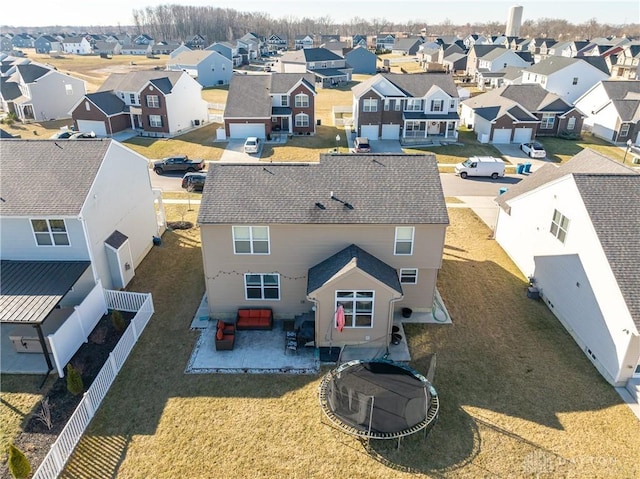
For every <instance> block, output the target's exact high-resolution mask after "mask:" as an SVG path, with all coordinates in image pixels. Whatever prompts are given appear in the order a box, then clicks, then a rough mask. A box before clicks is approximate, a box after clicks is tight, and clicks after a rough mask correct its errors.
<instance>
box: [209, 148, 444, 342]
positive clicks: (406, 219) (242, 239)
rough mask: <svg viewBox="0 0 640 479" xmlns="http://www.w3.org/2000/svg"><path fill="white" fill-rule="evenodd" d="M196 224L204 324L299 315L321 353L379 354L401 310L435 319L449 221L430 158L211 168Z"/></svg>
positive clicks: (336, 158)
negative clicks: (246, 311)
mask: <svg viewBox="0 0 640 479" xmlns="http://www.w3.org/2000/svg"><path fill="white" fill-rule="evenodd" d="M372 160H373V161H372ZM338 172H339V174H337V173H338ZM248 185H250V186H249V187H248ZM363 185H366V187H363ZM390 192H395V193H394V194H390ZM400 197H402V200H401V201H400V200H399V199H400ZM198 224H199V225H200V232H201V236H202V252H203V259H204V275H205V278H206V279H205V282H206V292H207V302H208V305H209V315H210V316H212V317H221V318H225V317H229V318H235V315H236V311H237V309H238V308H240V307H257V308H260V307H269V308H271V309H272V310H273V314H274V316H275V317H276V318H277V319H280V318H293V317H295V316H296V315H301V314H306V315H309V317H310V318H311V319H312V320H314V321H315V347H320V348H322V347H327V346H330V345H331V346H338V347H340V346H344V345H349V344H360V345H364V346H366V345H367V343H369V345H371V344H379V343H383V344H385V345H386V344H388V342H389V337H390V334H391V328H392V325H393V324H392V323H393V319H394V316H396V317H399V316H400V314H399V313H400V311H401V309H402V308H411V309H412V310H413V312H415V313H431V312H432V308H433V304H434V299H435V296H436V280H437V275H438V270H439V268H440V267H441V265H442V254H443V248H444V239H445V231H446V228H447V226H448V224H449V218H448V215H447V209H446V205H445V202H444V195H443V193H442V186H441V184H440V179H439V175H438V168H437V163H436V160H435V155H433V154H427V155H376V156H375V157H373V156H369V155H352V154H351V155H330V154H322V155H321V156H320V161H319V162H318V163H311V164H285V163H279V164H276V163H273V164H260V165H257V164H244V165H243V164H212V165H211V166H210V173H209V175H208V177H207V182H206V185H205V188H204V192H203V195H202V202H201V205H200V212H199V215H198ZM339 305H342V306H343V307H344V311H345V313H346V326H345V328H344V330H342V331H338V329H337V325H336V323H335V313H336V310H337V309H338V306H339Z"/></svg>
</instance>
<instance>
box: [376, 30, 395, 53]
mask: <svg viewBox="0 0 640 479" xmlns="http://www.w3.org/2000/svg"><path fill="white" fill-rule="evenodd" d="M395 43H396V36H395V35H394V34H392V33H379V34H378V35H376V51H380V52H386V51H389V52H390V51H391V50H393V46H394V45H395Z"/></svg>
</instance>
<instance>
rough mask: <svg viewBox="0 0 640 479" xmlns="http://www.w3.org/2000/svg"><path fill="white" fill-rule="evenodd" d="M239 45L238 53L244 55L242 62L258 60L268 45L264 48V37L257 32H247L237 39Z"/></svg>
mask: <svg viewBox="0 0 640 479" xmlns="http://www.w3.org/2000/svg"><path fill="white" fill-rule="evenodd" d="M236 45H237V46H238V53H241V54H243V55H244V57H243V59H242V63H245V64H247V65H248V64H249V63H251V62H252V61H254V60H257V59H258V58H260V57H261V56H262V53H264V52H265V51H266V47H265V48H263V42H262V39H261V38H259V37H258V36H257V35H256V34H255V33H251V32H250V33H246V34H245V35H243V36H242V38H239V39H238V40H237V41H236Z"/></svg>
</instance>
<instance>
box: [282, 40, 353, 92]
mask: <svg viewBox="0 0 640 479" xmlns="http://www.w3.org/2000/svg"><path fill="white" fill-rule="evenodd" d="M275 69H276V71H277V72H278V73H306V72H309V73H313V74H314V75H315V76H316V83H320V84H321V85H322V87H323V88H328V87H331V86H334V85H337V84H339V83H344V82H348V81H351V73H352V68H351V66H350V65H348V64H347V62H346V60H345V59H344V57H341V56H340V55H337V54H335V53H334V52H332V51H330V50H327V49H326V48H303V49H300V50H296V51H290V52H286V53H285V54H284V55H282V56H281V57H280V58H279V59H278V61H277V63H276V66H275Z"/></svg>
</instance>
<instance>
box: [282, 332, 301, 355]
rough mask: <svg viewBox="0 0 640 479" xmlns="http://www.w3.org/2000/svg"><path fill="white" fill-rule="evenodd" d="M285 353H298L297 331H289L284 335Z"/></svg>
mask: <svg viewBox="0 0 640 479" xmlns="http://www.w3.org/2000/svg"><path fill="white" fill-rule="evenodd" d="M284 352H285V354H296V353H297V352H298V341H297V339H296V332H295V331H287V332H286V333H285V336H284Z"/></svg>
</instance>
